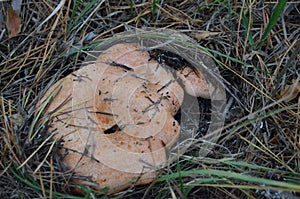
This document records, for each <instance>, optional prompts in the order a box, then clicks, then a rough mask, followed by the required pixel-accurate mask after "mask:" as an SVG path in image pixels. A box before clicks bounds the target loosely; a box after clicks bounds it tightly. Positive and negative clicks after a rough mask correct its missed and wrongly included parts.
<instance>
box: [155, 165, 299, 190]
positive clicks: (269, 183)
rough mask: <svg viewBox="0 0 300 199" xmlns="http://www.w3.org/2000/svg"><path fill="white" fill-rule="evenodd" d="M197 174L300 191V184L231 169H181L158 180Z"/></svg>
mask: <svg viewBox="0 0 300 199" xmlns="http://www.w3.org/2000/svg"><path fill="white" fill-rule="evenodd" d="M195 175H209V176H217V177H219V178H220V180H222V179H223V180H224V178H225V179H226V178H227V179H234V180H236V181H238V182H244V183H249V182H252V183H257V184H260V185H265V186H271V187H277V188H284V189H291V190H294V191H296V192H300V184H296V183H287V182H282V181H275V180H269V179H265V178H260V177H254V176H250V175H245V174H240V173H236V172H231V171H221V170H213V169H207V170H189V171H181V172H180V174H179V173H173V174H170V175H165V176H162V177H160V178H159V179H158V182H163V181H166V180H170V179H177V178H179V177H191V176H195ZM214 180H216V182H217V181H219V180H217V179H216V178H214Z"/></svg>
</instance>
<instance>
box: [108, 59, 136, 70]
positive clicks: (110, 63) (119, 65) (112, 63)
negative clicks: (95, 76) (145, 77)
mask: <svg viewBox="0 0 300 199" xmlns="http://www.w3.org/2000/svg"><path fill="white" fill-rule="evenodd" d="M107 64H109V65H111V66H117V67H120V68H123V69H125V70H126V71H128V70H129V71H134V70H133V68H130V67H128V66H126V65H124V64H120V63H117V62H115V61H113V60H107Z"/></svg>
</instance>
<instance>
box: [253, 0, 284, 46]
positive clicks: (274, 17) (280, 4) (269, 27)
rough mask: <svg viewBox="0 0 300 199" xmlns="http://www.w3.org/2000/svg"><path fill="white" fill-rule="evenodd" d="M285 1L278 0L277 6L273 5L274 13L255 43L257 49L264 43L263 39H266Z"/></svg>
mask: <svg viewBox="0 0 300 199" xmlns="http://www.w3.org/2000/svg"><path fill="white" fill-rule="evenodd" d="M286 3H287V0H279V2H278V4H277V6H276V7H275V10H274V13H273V14H272V16H271V19H270V22H269V23H268V25H267V28H266V30H265V32H264V34H263V36H262V38H261V39H260V41H259V42H258V44H257V47H256V48H257V49H260V48H261V47H262V45H263V43H264V41H265V40H266V38H267V36H268V34H269V33H270V32H271V30H272V28H273V26H274V25H275V24H276V22H277V19H278V18H279V16H280V15H281V14H282V12H283V10H284V7H285V5H286Z"/></svg>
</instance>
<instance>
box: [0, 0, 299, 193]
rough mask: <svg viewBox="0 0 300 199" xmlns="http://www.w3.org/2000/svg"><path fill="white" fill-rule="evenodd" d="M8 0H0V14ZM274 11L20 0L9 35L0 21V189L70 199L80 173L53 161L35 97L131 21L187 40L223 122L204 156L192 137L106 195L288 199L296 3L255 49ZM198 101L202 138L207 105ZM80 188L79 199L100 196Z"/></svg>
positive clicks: (294, 168)
mask: <svg viewBox="0 0 300 199" xmlns="http://www.w3.org/2000/svg"><path fill="white" fill-rule="evenodd" d="M8 4H9V2H8V1H0V9H1V13H2V17H3V18H4V19H5V17H6V14H7V6H8ZM275 6H276V3H275V2H264V1H229V0H228V1H221V0H216V1H213V0H209V1H158V0H153V1H149V2H148V1H129V0H128V1H99V0H94V1H88V2H85V1H82V2H81V1H66V2H64V1H61V2H60V1H51V2H49V1H23V4H22V7H21V12H20V17H21V19H22V28H21V33H19V34H18V35H17V36H16V37H13V38H8V32H7V30H6V29H5V24H3V23H1V16H0V31H1V32H0V71H1V73H0V110H1V112H0V147H1V151H0V196H2V197H4V198H37V197H39V198H40V197H50V198H51V197H53V198H59V197H60V198H66V197H74V198H75V197H77V196H71V195H69V194H71V193H70V192H69V190H70V187H72V186H73V185H74V183H73V179H75V178H84V177H83V176H77V175H76V174H74V173H72V172H71V171H69V170H68V169H67V168H65V167H64V165H63V164H62V158H63V155H62V154H59V148H60V147H61V140H53V139H52V134H51V133H50V132H49V130H48V127H49V124H50V120H49V118H42V115H41V112H42V109H39V108H38V107H37V103H38V102H39V100H40V99H41V98H42V97H43V95H44V94H45V92H46V90H47V89H48V88H49V87H50V86H51V85H53V83H54V82H56V81H58V80H59V79H61V78H62V77H64V76H66V75H67V74H70V73H71V72H72V71H74V70H76V69H78V68H79V67H80V65H81V63H82V62H83V61H84V58H85V56H86V53H85V52H86V51H87V50H89V49H90V48H91V46H90V44H91V43H93V42H94V41H96V40H101V39H104V38H108V37H111V36H113V35H114V34H116V33H119V32H123V31H126V30H128V29H133V28H141V27H155V28H161V27H168V28H171V29H175V30H180V31H182V32H184V33H186V34H187V35H189V36H191V37H193V38H195V40H197V41H198V43H199V44H200V45H202V46H204V47H205V48H207V49H208V50H209V52H210V53H211V54H212V56H213V57H214V58H215V61H216V62H217V64H218V65H219V70H220V72H221V75H222V77H223V81H224V83H225V85H226V89H227V90H226V92H227V98H228V99H227V100H228V101H227V104H228V105H227V109H228V113H227V115H226V121H225V127H224V129H223V130H222V136H221V138H220V139H219V140H218V143H217V145H216V147H214V149H213V150H212V151H211V152H210V153H209V154H208V156H207V157H205V158H203V157H199V156H198V150H199V149H198V148H197V143H195V144H194V146H192V147H191V148H190V149H189V150H188V151H187V152H186V153H185V154H184V155H182V156H180V157H178V159H177V161H175V163H173V164H171V165H170V166H169V167H168V168H166V169H163V170H162V176H161V177H160V178H159V179H158V180H157V181H156V182H154V183H153V184H151V185H146V186H141V187H136V188H132V189H130V190H127V191H124V192H123V193H120V194H119V195H118V196H112V197H124V198H137V197H145V198H155V197H157V198H170V197H173V198H176V197H179V198H198V197H199V196H201V197H202V198H292V197H294V198H296V197H300V195H299V193H300V184H299V181H300V169H299V168H300V159H299V157H300V150H299V148H300V134H299V129H300V128H299V121H300V120H299V119H300V118H299V115H300V114H299V113H300V106H299V104H300V101H299V94H298V96H296V97H295V98H293V99H291V100H289V101H288V100H287V97H288V96H287V95H284V94H283V93H284V91H286V90H287V89H286V87H287V86H288V85H293V83H294V82H297V81H298V82H299V78H300V74H299V68H300V67H299V65H300V63H299V60H300V57H299V52H300V42H299V39H300V38H299V35H300V25H299V21H300V2H299V1H290V2H287V4H286V5H285V7H284V10H283V12H282V14H281V15H280V17H279V19H278V21H277V23H276V24H275V25H274V27H273V28H272V30H271V31H270V33H269V34H268V35H267V37H266V39H265V40H263V43H262V45H261V46H259V45H258V44H259V42H260V41H261V38H262V36H263V33H264V31H265V30H266V28H267V25H268V24H269V22H270V19H271V16H272V13H274V8H275ZM3 22H5V21H3ZM291 88H292V87H291ZM200 102H202V101H200ZM205 103H207V102H203V104H205ZM200 108H202V109H201V110H202V111H203V118H204V120H203V121H202V124H203V128H202V129H200V131H201V133H205V128H206V126H207V124H206V126H205V123H206V122H209V121H207V117H206V114H209V110H206V108H205V107H203V106H200ZM30 138H32V139H30ZM86 180H88V179H86ZM86 190H87V191H86V195H85V196H86V197H94V196H95V197H101V193H94V192H92V191H90V190H89V189H86Z"/></svg>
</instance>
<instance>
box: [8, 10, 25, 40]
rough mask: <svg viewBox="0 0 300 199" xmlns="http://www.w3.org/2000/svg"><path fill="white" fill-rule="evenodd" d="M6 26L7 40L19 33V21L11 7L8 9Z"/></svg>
mask: <svg viewBox="0 0 300 199" xmlns="http://www.w3.org/2000/svg"><path fill="white" fill-rule="evenodd" d="M6 26H7V29H8V31H9V38H11V37H14V36H16V35H17V34H18V33H19V32H20V31H21V19H20V17H19V14H18V13H17V12H16V11H15V10H14V9H13V8H12V7H11V6H9V7H8V14H7V24H6Z"/></svg>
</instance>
